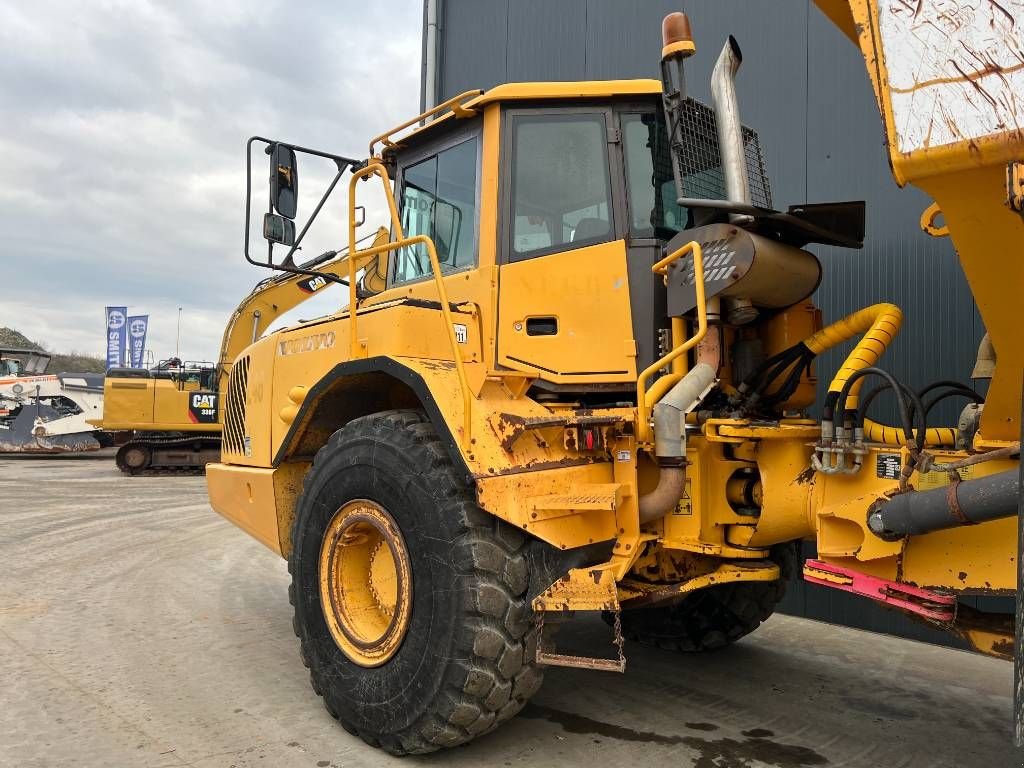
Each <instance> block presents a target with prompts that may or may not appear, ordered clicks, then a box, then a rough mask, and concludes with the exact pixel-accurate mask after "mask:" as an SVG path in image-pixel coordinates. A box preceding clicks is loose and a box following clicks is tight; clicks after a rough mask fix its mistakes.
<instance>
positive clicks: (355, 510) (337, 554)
mask: <svg viewBox="0 0 1024 768" xmlns="http://www.w3.org/2000/svg"><path fill="white" fill-rule="evenodd" d="M320 603H321V607H322V609H323V613H324V618H325V619H326V620H327V627H328V629H329V630H330V632H331V636H332V637H333V638H334V642H335V643H336V644H337V645H338V647H339V648H340V649H341V650H342V651H343V652H344V653H345V655H346V656H348V657H349V658H350V659H351V660H352V661H354V662H355V663H356V664H359V665H360V666H363V667H376V666H379V665H381V664H383V663H384V662H386V661H387V660H388V659H390V658H391V657H392V656H393V655H394V654H395V652H396V651H397V650H398V648H399V647H400V646H401V644H402V639H403V638H404V637H405V633H406V631H407V630H408V626H409V613H410V610H411V608H412V578H411V571H410V567H409V556H408V552H407V551H406V548H405V541H404V540H403V538H402V534H401V531H399V529H398V525H397V524H396V523H395V521H394V519H393V518H392V517H391V515H389V514H388V513H387V511H386V510H385V509H384V508H383V507H381V506H380V505H379V504H377V503H376V502H373V501H368V500H365V499H359V500H356V501H351V502H349V503H348V504H345V505H344V506H343V507H342V508H341V509H339V510H338V511H337V512H335V513H334V516H333V517H332V518H331V521H330V523H329V524H328V525H327V530H326V531H325V532H324V538H323V544H322V545H321V548H320Z"/></svg>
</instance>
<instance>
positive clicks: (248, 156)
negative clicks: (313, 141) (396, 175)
mask: <svg viewBox="0 0 1024 768" xmlns="http://www.w3.org/2000/svg"><path fill="white" fill-rule="evenodd" d="M254 142H262V143H264V144H266V145H267V149H266V150H265V152H266V153H267V154H269V153H270V151H271V149H272V147H273V146H274V145H275V144H281V145H282V146H284V147H288V148H290V149H292V150H294V151H296V152H302V153H305V154H309V155H316V156H317V157H323V158H327V159H328V160H333V161H334V164H335V166H336V167H337V169H338V172H337V174H335V176H334V180H333V181H332V182H331V184H330V186H329V187H328V189H327V191H326V192H325V193H324V195H323V197H321V198H320V202H319V204H318V205H317V207H316V210H314V211H313V215H312V216H310V217H309V221H307V222H306V226H305V227H303V228H302V232H301V233H300V234H299V236H298V238H296V240H295V245H293V246H292V248H291V250H290V251H289V252H288V254H287V255H286V256H285V258H284V261H283V262H282V263H281V264H274V263H273V253H274V244H273V243H270V242H268V243H267V260H266V262H262V261H257V260H256V259H254V258H253V257H252V255H251V254H250V253H249V230H250V228H251V225H252V145H253V143H254ZM365 165H366V161H365V160H353V159H352V158H350V157H343V156H341V155H332V154H330V153H329V152H321V151H320V150H316V149H308V148H306V147H298V146H295V145H294V144H285V143H284V142H275V141H272V140H271V139H267V138H264V137H262V136H251V137H249V140H248V141H247V142H246V143H245V237H244V239H243V242H244V249H245V251H244V254H243V255H244V256H245V260H246V261H247V262H249V263H250V264H253V265H254V266H257V267H263V268H264V269H273V270H278V271H281V272H288V273H290V274H293V275H309V276H310V277H323V278H324V279H326V280H329V281H331V282H332V283H338V284H339V285H344V286H346V287H348V280H347V279H345V278H342V277H340V276H338V275H331V274H328V273H326V272H318V271H317V270H315V269H308V268H307V267H308V266H311V265H317V264H319V263H321V260H322V259H323V256H324V255H326V254H321V255H320V256H318V257H316V258H315V259H312V260H311V261H309V262H307V263H306V264H304V265H302V266H295V263H294V261H293V260H292V256H293V254H294V253H295V251H296V250H298V247H299V244H300V243H301V242H302V238H303V237H304V236H305V234H306V231H307V230H308V229H309V226H310V224H312V223H313V220H314V219H315V218H316V217H317V215H318V214H319V213H320V209H321V208H323V206H324V203H326V202H327V198H328V197H330V195H331V192H333V191H334V188H335V187H336V186H337V184H338V181H340V180H341V177H342V175H343V174H344V173H345V170H346V169H351V170H352V171H356V170H358V169H360V168H362V167H363V166H365ZM269 204H270V207H269V210H273V200H270V201H269Z"/></svg>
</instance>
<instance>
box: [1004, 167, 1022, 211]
mask: <svg viewBox="0 0 1024 768" xmlns="http://www.w3.org/2000/svg"><path fill="white" fill-rule="evenodd" d="M1006 205H1007V206H1008V207H1009V209H1010V210H1011V211H1016V212H1017V213H1019V214H1021V215H1022V216H1024V163H1022V162H1019V161H1014V162H1012V163H1008V164H1007V166H1006Z"/></svg>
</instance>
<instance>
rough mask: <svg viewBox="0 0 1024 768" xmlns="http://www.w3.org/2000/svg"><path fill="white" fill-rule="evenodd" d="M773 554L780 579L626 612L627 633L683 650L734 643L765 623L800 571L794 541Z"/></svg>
mask: <svg viewBox="0 0 1024 768" xmlns="http://www.w3.org/2000/svg"><path fill="white" fill-rule="evenodd" d="M772 559H773V560H774V561H775V562H776V563H777V564H778V565H779V571H780V578H779V579H778V580H777V581H768V582H756V581H752V582H745V583H744V582H740V583H737V584H724V585H722V586H717V587H709V588H707V589H702V590H700V591H698V592H694V593H693V594H691V595H688V596H687V597H685V598H683V599H682V600H680V601H678V602H675V603H671V604H670V605H665V606H652V607H650V608H637V609H635V610H627V611H623V612H622V633H623V635H624V636H625V637H626V639H627V640H632V641H633V642H637V643H641V644H642V645H653V646H657V647H658V648H664V649H666V650H672V651H681V652H684V653H696V652H699V651H715V650H718V649H720V648H725V647H726V646H728V645H731V644H732V643H734V642H736V641H737V640H739V639H740V638H741V637H745V636H746V635H749V634H750V633H751V632H753V631H754V630H755V629H757V628H758V627H759V626H761V622H763V621H765V620H766V619H767V618H768V617H769V616H771V615H772V613H774V611H775V607H776V606H777V605H778V604H779V602H780V601H781V600H782V598H783V596H784V595H785V594H786V585H787V583H788V582H789V580H790V579H791V578H792V577H793V574H794V573H795V572H796V567H797V550H796V546H795V545H794V544H792V543H790V544H780V545H778V546H775V547H773V548H772Z"/></svg>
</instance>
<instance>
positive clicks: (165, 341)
mask: <svg viewBox="0 0 1024 768" xmlns="http://www.w3.org/2000/svg"><path fill="white" fill-rule="evenodd" d="M0 18H2V19H3V23H2V24H0V121H2V126H3V127H2V129H0V156H2V158H3V166H4V168H3V172H2V173H0V232H2V234H0V285H2V286H3V290H2V292H0V326H9V327H14V328H17V329H18V330H20V331H22V332H23V333H25V334H26V335H27V336H29V337H30V338H32V339H35V340H38V341H42V342H45V343H46V344H47V345H48V347H49V348H50V349H53V350H56V351H69V350H77V351H81V352H88V353H93V354H96V355H101V356H102V354H103V352H104V324H103V307H104V306H105V305H107V304H110V305H123V304H127V305H128V307H129V311H130V312H131V313H139V314H145V313H148V314H150V315H151V327H150V334H151V336H150V343H149V344H148V345H147V346H149V347H150V348H151V350H152V352H153V354H154V355H155V356H156V357H157V358H160V357H167V356H169V355H170V354H173V352H174V346H175V335H176V318H177V308H178V307H182V309H183V311H182V318H183V320H182V331H181V337H182V338H181V353H182V357H187V358H189V359H215V357H216V354H217V349H218V347H219V344H220V337H221V333H222V332H223V328H224V323H225V321H226V319H227V317H228V315H229V314H230V312H231V310H232V309H233V308H234V307H235V305H236V304H237V303H238V301H239V300H240V299H241V298H242V297H243V296H244V295H245V293H247V292H248V291H249V289H250V288H251V287H252V285H253V284H255V283H256V281H257V280H259V279H262V278H263V277H266V276H267V274H268V273H267V272H265V271H263V270H260V269H258V268H257V267H252V266H250V265H248V264H246V263H245V262H244V260H243V258H242V233H243V222H244V194H245V162H244V159H245V155H244V150H245V141H246V139H247V138H248V137H249V136H250V135H253V134H258V135H262V136H267V137H270V138H277V139H282V140H286V141H290V142H292V143H295V144H300V145H304V146H310V147H315V148H319V149H324V150H327V151H331V152H335V153H337V154H342V155H350V156H354V157H363V156H364V155H365V153H366V144H367V141H368V139H369V138H370V137H371V136H373V135H375V134H377V133H379V132H381V131H382V130H385V129H387V128H389V127H390V126H392V125H393V124H395V123H398V122H400V121H402V120H404V119H407V118H408V117H411V116H412V115H414V114H415V113H416V112H417V111H418V106H419V71H420V34H421V22H422V3H421V0H381V1H379V2H365V1H364V2H352V1H351V0H335V1H334V2H312V1H311V0H304V1H303V2H301V3H296V2H284V1H276V0H218V2H216V3H212V2H207V1H205V0H165V1H164V2H151V1H149V0H124V1H123V2H112V1H109V0H91V2H89V3H87V4H81V3H72V2H70V0H65V1H64V2H59V1H57V2H54V1H52V0H33V1H32V2H29V3H24V2H16V0H0ZM380 30H386V32H387V36H386V37H383V36H381V34H380ZM265 162H266V158H265V157H262V156H261V158H260V165H259V166H254V167H255V170H256V178H255V179H254V188H255V189H256V190H257V199H258V200H260V201H261V202H262V201H264V200H265V199H266V198H265V194H266V193H265V189H266V187H265V183H266V182H265V178H266V171H265V168H264V164H265ZM328 170H329V169H327V168H325V167H314V163H312V162H307V163H305V165H304V164H303V160H302V159H300V179H301V182H300V185H299V186H300V191H302V192H303V193H304V195H303V199H302V200H300V209H299V218H300V220H301V219H302V218H303V213H304V212H306V213H308V212H309V210H310V209H311V208H312V205H313V202H312V201H311V200H310V197H312V196H313V195H314V193H316V192H318V189H317V187H319V184H318V182H320V181H321V179H324V178H325V177H326V176H325V174H327V172H328ZM335 199H336V205H335V210H337V211H340V210H341V209H340V205H341V203H342V199H341V197H340V196H337V197H336V198H335ZM369 202H370V204H371V221H370V224H373V223H374V221H373V216H372V214H373V212H374V209H375V208H377V205H379V201H377V200H370V201H369ZM378 210H379V209H378ZM300 223H301V221H300ZM310 238H311V242H310V247H309V248H308V249H307V250H305V251H304V253H303V254H302V257H303V258H309V257H311V256H313V255H315V254H316V253H319V252H321V251H323V250H326V249H327V248H330V247H335V248H336V247H338V246H340V245H342V244H343V243H344V241H345V239H347V233H346V232H345V230H344V228H343V226H342V218H341V217H340V216H339V215H334V216H331V217H325V218H324V219H323V221H322V222H321V221H320V220H318V224H317V225H315V229H314V230H312V231H311V233H310ZM260 242H262V241H260ZM339 298H340V297H338V296H334V297H331V301H334V302H335V303H336V302H337V300H338V299H339ZM318 302H319V303H318V305H316V306H310V305H306V306H304V307H303V308H302V312H300V314H301V316H303V317H307V316H314V315H317V314H322V313H323V311H325V309H326V307H325V303H324V302H325V299H323V298H319V299H318ZM311 304H312V302H311Z"/></svg>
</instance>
